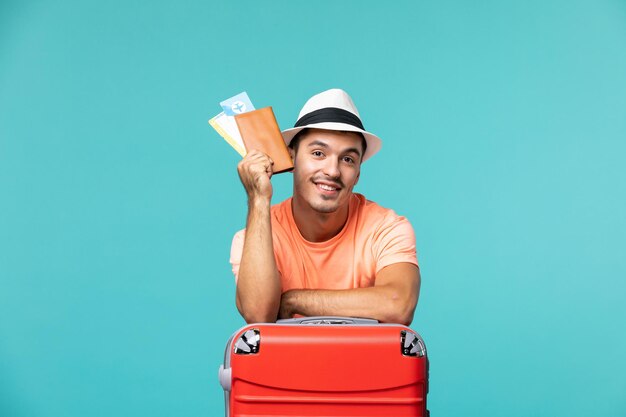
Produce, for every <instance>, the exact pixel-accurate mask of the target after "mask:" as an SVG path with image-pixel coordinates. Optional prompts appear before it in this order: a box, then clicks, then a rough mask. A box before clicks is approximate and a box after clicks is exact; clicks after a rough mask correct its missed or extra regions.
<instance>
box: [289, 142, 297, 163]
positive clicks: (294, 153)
mask: <svg viewBox="0 0 626 417" xmlns="http://www.w3.org/2000/svg"><path fill="white" fill-rule="evenodd" d="M287 150H288V151H289V156H291V161H295V160H296V151H294V150H293V148H292V147H290V146H288V147H287Z"/></svg>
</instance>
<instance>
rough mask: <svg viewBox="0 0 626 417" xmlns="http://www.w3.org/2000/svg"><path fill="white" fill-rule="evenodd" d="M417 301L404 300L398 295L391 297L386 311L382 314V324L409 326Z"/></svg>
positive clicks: (412, 299) (411, 298) (411, 299)
mask: <svg viewBox="0 0 626 417" xmlns="http://www.w3.org/2000/svg"><path fill="white" fill-rule="evenodd" d="M416 305H417V300H416V299H414V298H413V297H409V298H404V297H400V296H399V295H398V294H394V295H393V296H392V297H391V302H389V303H387V306H386V307H387V308H386V309H385V310H386V311H385V312H384V313H383V314H384V317H383V320H381V321H383V322H385V323H396V324H402V325H404V326H409V325H410V324H411V322H412V321H413V315H414V314H415V307H416Z"/></svg>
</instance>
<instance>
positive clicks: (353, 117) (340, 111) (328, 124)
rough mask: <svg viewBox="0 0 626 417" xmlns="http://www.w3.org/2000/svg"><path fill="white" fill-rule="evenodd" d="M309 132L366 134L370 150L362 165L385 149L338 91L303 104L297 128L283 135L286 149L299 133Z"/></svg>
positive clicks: (352, 104)
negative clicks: (306, 130)
mask: <svg viewBox="0 0 626 417" xmlns="http://www.w3.org/2000/svg"><path fill="white" fill-rule="evenodd" d="M306 128H314V129H326V130H341V131H346V132H359V133H361V134H363V136H364V137H365V141H366V142H367V149H366V150H365V154H364V155H363V158H362V159H361V160H362V161H365V160H367V159H369V158H370V157H371V156H372V155H374V154H375V153H376V152H378V151H379V150H380V148H381V147H382V141H381V140H380V138H379V137H378V136H376V135H374V134H372V133H369V132H367V131H366V130H365V129H364V128H363V123H362V122H361V117H360V116H359V111H358V110H357V109H356V106H355V105H354V103H353V102H352V99H351V98H350V96H349V95H348V93H346V92H345V91H343V90H340V89H338V88H333V89H331V90H326V91H323V92H321V93H319V94H316V95H314V96H313V97H311V98H310V99H309V100H308V101H307V102H306V103H304V107H302V110H300V114H299V115H298V120H297V121H296V123H295V125H294V127H293V128H292V129H287V130H283V131H282V134H283V139H284V140H285V143H286V144H287V146H289V144H290V143H291V140H292V139H293V137H294V136H295V135H296V134H297V133H298V132H300V131H301V130H302V129H306Z"/></svg>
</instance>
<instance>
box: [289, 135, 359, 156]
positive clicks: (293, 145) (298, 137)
mask: <svg viewBox="0 0 626 417" xmlns="http://www.w3.org/2000/svg"><path fill="white" fill-rule="evenodd" d="M309 130H310V128H308V127H305V128H304V129H302V130H301V131H299V132H298V133H296V135H295V136H294V137H293V139H291V142H289V147H290V148H291V149H293V150H294V151H295V152H298V147H299V146H300V141H301V140H302V138H303V137H304V136H305V135H306V134H307V132H308V131H309ZM340 132H344V133H356V134H358V135H359V136H361V145H362V148H363V153H362V154H361V160H363V155H365V151H366V150H367V141H366V140H365V136H363V133H361V132H350V131H348V130H340Z"/></svg>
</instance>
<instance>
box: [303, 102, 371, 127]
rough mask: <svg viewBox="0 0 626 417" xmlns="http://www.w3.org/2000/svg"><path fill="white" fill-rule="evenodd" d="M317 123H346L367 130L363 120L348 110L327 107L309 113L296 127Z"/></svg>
mask: <svg viewBox="0 0 626 417" xmlns="http://www.w3.org/2000/svg"><path fill="white" fill-rule="evenodd" d="M317 123H345V124H348V125H350V126H354V127H358V128H359V129H361V130H365V128H364V127H363V123H361V119H359V118H358V117H357V116H356V115H354V114H353V113H350V112H349V111H347V110H344V109H339V108H337V107H325V108H323V109H319V110H315V111H312V112H311V113H307V114H305V115H304V116H302V117H301V118H299V119H298V121H297V122H296V124H295V125H294V127H301V126H307V125H313V124H317Z"/></svg>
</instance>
